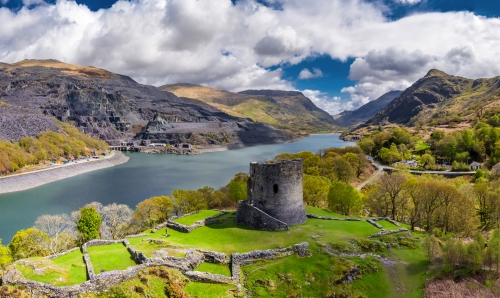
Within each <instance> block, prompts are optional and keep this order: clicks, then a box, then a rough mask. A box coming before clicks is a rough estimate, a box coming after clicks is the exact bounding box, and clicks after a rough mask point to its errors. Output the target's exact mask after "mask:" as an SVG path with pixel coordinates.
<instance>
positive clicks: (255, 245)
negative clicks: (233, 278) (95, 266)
mask: <svg viewBox="0 0 500 298" xmlns="http://www.w3.org/2000/svg"><path fill="white" fill-rule="evenodd" d="M318 210H321V209H318ZM325 212H326V211H325ZM235 216H236V214H235V212H228V213H227V214H225V215H223V216H221V217H219V218H218V219H220V220H221V221H222V222H221V223H217V224H212V225H209V226H204V227H200V228H197V229H195V230H193V231H191V232H190V233H181V232H177V231H175V230H173V229H169V234H170V236H169V237H168V238H165V237H164V235H165V231H164V230H160V231H157V232H155V233H150V235H148V236H145V237H143V238H158V239H163V240H167V242H168V243H170V244H180V245H184V246H187V247H192V248H202V249H206V250H215V251H219V252H225V253H235V252H247V251H251V250H257V249H274V248H277V247H287V246H290V245H293V244H297V243H300V242H304V241H313V240H314V239H313V238H312V236H314V235H320V234H322V235H323V236H322V238H323V239H324V240H323V241H325V242H347V241H348V240H349V239H350V238H353V237H354V238H359V237H361V238H367V237H368V236H370V235H371V234H374V233H377V232H378V231H379V229H377V228H375V227H374V226H372V225H370V224H369V223H368V222H366V221H335V220H320V219H307V221H306V223H304V224H302V225H297V226H292V227H290V229H289V230H288V231H279V232H271V231H258V230H253V229H251V228H249V227H247V226H238V225H236V222H235ZM325 216H331V217H338V215H337V214H334V213H329V214H328V213H327V215H325ZM143 238H131V239H129V241H130V243H131V244H132V245H133V246H135V245H137V244H139V243H141V242H142V239H143Z"/></svg>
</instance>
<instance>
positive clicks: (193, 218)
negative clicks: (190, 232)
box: [174, 210, 220, 226]
mask: <svg viewBox="0 0 500 298" xmlns="http://www.w3.org/2000/svg"><path fill="white" fill-rule="evenodd" d="M219 213H220V212H219V211H216V210H201V211H200V212H198V213H195V214H191V215H188V216H184V217H181V218H178V219H175V220H174V221H175V222H176V223H180V224H183V225H186V226H190V225H192V224H194V223H195V222H197V221H199V220H202V219H205V218H207V217H210V216H214V215H216V214H219Z"/></svg>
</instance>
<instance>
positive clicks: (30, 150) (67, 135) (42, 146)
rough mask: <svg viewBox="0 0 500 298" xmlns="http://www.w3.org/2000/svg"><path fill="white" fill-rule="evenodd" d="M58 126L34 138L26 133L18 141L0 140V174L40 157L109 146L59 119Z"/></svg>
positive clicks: (95, 151)
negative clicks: (55, 129) (57, 131)
mask: <svg viewBox="0 0 500 298" xmlns="http://www.w3.org/2000/svg"><path fill="white" fill-rule="evenodd" d="M58 128H59V133H56V132H53V131H45V132H41V133H39V134H38V135H37V136H36V138H34V137H25V138H22V139H20V140H19V142H13V141H12V142H7V141H1V140H0V174H9V173H13V172H16V171H18V170H19V169H21V168H22V167H24V166H26V165H36V164H39V163H40V162H43V161H49V160H51V161H56V160H58V159H60V158H77V157H81V156H91V155H93V154H99V153H101V152H105V151H107V150H108V148H109V146H108V144H107V143H106V142H105V141H101V140H97V139H94V138H92V137H90V136H88V135H86V134H84V133H82V132H80V131H79V130H78V129H77V128H75V127H73V126H71V125H69V124H66V123H63V122H59V123H58Z"/></svg>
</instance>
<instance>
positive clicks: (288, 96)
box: [159, 84, 335, 132]
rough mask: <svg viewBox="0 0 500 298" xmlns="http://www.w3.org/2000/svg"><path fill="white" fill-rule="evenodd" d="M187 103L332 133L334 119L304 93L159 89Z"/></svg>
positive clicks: (179, 87) (296, 128) (195, 87)
mask: <svg viewBox="0 0 500 298" xmlns="http://www.w3.org/2000/svg"><path fill="white" fill-rule="evenodd" d="M159 88H160V89H161V90H165V91H169V92H172V93H173V94H175V95H177V96H179V97H181V98H183V99H184V100H185V101H189V102H192V103H197V102H199V101H201V102H204V103H205V104H208V105H210V106H213V107H216V108H218V109H220V110H221V111H223V112H225V113H228V114H230V115H233V116H235V117H247V118H250V119H252V120H254V121H257V122H264V123H269V124H272V125H274V126H276V127H278V128H282V129H289V130H293V131H303V132H315V131H324V130H331V129H332V128H334V124H335V122H334V120H333V117H332V116H331V115H329V114H328V113H326V112H325V111H323V110H321V109H319V108H318V107H316V105H314V103H313V102H312V101H311V100H310V99H309V98H307V97H305V96H304V95H303V94H302V93H301V92H296V91H273V90H247V91H243V92H240V93H233V92H229V91H225V90H220V89H217V88H212V87H205V86H200V85H193V84H173V85H165V86H161V87H159Z"/></svg>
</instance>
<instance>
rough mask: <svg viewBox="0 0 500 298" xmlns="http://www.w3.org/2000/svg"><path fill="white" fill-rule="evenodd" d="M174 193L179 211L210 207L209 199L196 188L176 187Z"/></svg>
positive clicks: (185, 211) (192, 210)
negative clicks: (184, 188)
mask: <svg viewBox="0 0 500 298" xmlns="http://www.w3.org/2000/svg"><path fill="white" fill-rule="evenodd" d="M237 183H238V182H237ZM172 195H173V197H174V202H175V205H176V208H178V209H177V211H181V212H182V213H184V214H186V213H190V212H198V211H200V210H203V209H207V208H208V206H207V201H206V200H205V198H204V197H203V196H202V195H201V193H199V192H198V191H196V190H182V189H174V191H173V192H172Z"/></svg>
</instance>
